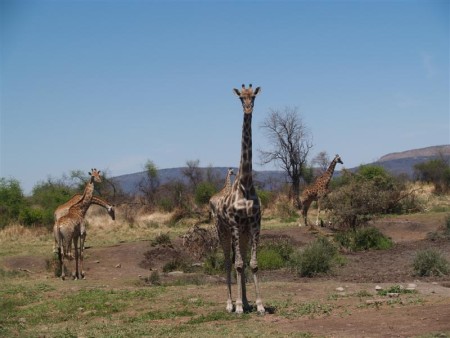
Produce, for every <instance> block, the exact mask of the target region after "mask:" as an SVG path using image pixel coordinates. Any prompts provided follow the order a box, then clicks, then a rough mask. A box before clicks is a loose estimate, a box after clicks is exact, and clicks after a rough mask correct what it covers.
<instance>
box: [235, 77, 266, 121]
mask: <svg viewBox="0 0 450 338" xmlns="http://www.w3.org/2000/svg"><path fill="white" fill-rule="evenodd" d="M233 91H234V93H235V94H236V95H237V96H239V99H240V100H241V102H242V107H243V108H244V113H245V114H251V113H253V105H254V103H255V97H256V95H258V94H259V93H260V92H261V87H256V89H255V90H253V88H252V85H251V84H250V85H249V86H248V88H245V85H242V89H241V90H240V91H239V89H236V88H234V89H233Z"/></svg>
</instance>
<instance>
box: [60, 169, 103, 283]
mask: <svg viewBox="0 0 450 338" xmlns="http://www.w3.org/2000/svg"><path fill="white" fill-rule="evenodd" d="M89 175H90V176H91V178H90V180H89V182H88V183H87V184H86V188H85V189H84V193H83V196H82V197H81V199H80V200H79V201H78V202H77V203H75V204H74V205H72V206H71V207H70V208H69V212H68V213H67V215H64V216H62V217H61V218H59V219H58V220H57V221H56V223H55V226H54V227H53V229H54V236H55V238H56V239H57V241H58V259H59V266H60V268H61V278H62V279H65V277H66V275H65V270H66V264H65V261H66V260H67V259H70V258H71V257H70V256H69V254H70V248H71V243H72V241H73V245H74V249H75V279H78V278H84V272H83V252H82V251H81V246H82V245H83V243H81V245H80V251H78V240H79V239H80V238H82V224H83V221H84V216H85V215H86V212H87V210H88V209H89V206H90V205H91V201H92V195H93V193H94V183H95V182H97V183H100V182H101V181H102V179H101V175H100V170H98V171H97V169H92V172H90V173H89Z"/></svg>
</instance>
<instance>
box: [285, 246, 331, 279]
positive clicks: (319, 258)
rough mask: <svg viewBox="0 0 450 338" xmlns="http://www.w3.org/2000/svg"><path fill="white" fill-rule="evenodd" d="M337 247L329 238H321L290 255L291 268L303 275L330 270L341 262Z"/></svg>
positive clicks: (313, 274)
mask: <svg viewBox="0 0 450 338" xmlns="http://www.w3.org/2000/svg"><path fill="white" fill-rule="evenodd" d="M339 260H340V259H339V254H338V250H337V248H336V247H335V246H334V245H333V244H332V243H331V242H330V241H328V240H327V239H325V238H319V239H317V240H316V241H314V242H312V243H310V244H309V245H307V246H306V247H305V248H304V249H303V250H301V251H297V252H294V253H293V254H292V255H291V257H290V266H291V268H292V269H293V270H294V271H295V272H296V273H297V274H298V275H299V276H301V277H313V276H316V275H319V274H324V273H328V272H330V270H331V269H332V268H333V267H334V266H335V265H336V264H337V263H338V262H339Z"/></svg>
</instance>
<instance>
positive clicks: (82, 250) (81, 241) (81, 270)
mask: <svg viewBox="0 0 450 338" xmlns="http://www.w3.org/2000/svg"><path fill="white" fill-rule="evenodd" d="M85 239H86V232H84V233H83V234H82V235H81V236H80V273H81V278H82V279H86V277H85V273H84V269H83V263H84V255H83V254H84V241H85Z"/></svg>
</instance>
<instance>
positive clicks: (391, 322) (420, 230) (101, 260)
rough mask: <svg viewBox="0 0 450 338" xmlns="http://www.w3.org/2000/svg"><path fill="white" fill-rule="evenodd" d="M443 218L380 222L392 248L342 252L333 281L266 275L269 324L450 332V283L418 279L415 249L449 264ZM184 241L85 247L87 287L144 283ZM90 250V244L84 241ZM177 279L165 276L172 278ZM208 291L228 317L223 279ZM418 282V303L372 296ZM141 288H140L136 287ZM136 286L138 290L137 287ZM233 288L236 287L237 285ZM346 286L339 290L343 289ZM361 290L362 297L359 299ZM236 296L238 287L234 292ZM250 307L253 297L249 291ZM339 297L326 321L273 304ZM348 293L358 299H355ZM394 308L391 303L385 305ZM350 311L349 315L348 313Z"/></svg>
mask: <svg viewBox="0 0 450 338" xmlns="http://www.w3.org/2000/svg"><path fill="white" fill-rule="evenodd" d="M441 225H442V219H441V218H424V219H423V220H421V219H419V220H417V219H416V218H410V217H405V218H395V219H384V220H380V221H377V222H376V223H375V226H377V227H378V228H379V229H380V230H382V231H383V232H384V233H385V234H386V235H388V236H390V237H391V238H392V239H393V241H394V242H395V243H396V244H395V246H394V247H393V248H392V249H390V250H383V251H376V250H371V251H366V252H357V253H343V255H344V256H345V257H346V260H347V263H346V264H345V265H344V266H342V267H339V268H338V269H336V270H335V271H334V272H333V274H332V275H327V276H321V277H317V278H300V277H298V276H295V275H294V274H293V273H292V272H290V271H288V270H279V271H262V272H261V281H262V293H263V300H264V301H265V305H266V307H267V309H268V310H269V311H268V312H269V313H267V314H266V315H265V316H264V317H259V318H258V320H261V321H262V322H264V323H270V325H273V326H276V327H277V328H279V332H280V333H283V332H284V333H290V334H292V333H293V332H310V333H312V334H314V335H318V336H326V337H413V336H421V335H422V336H423V335H426V334H428V336H429V337H431V336H432V335H430V334H439V335H437V336H438V337H446V334H447V335H448V334H450V277H449V276H447V277H416V276H413V275H412V269H411V264H412V261H413V258H414V255H415V253H416V252H417V250H421V249H426V248H437V249H439V250H440V251H441V252H442V253H443V254H444V256H445V257H446V258H447V259H448V260H450V241H449V240H444V239H438V240H430V239H427V238H429V234H430V233H432V232H436V231H439V227H440V226H441ZM274 237H283V238H289V239H290V240H291V241H292V242H293V243H295V245H297V246H299V247H302V246H304V245H305V244H307V243H308V242H310V241H311V240H313V239H314V238H315V235H314V234H312V233H311V232H309V231H308V230H307V229H305V228H304V227H302V228H300V227H295V228H294V227H292V228H285V229H283V230H264V229H263V230H262V232H261V241H262V242H264V241H266V240H270V239H273V238H274ZM180 244H181V239H178V240H175V241H173V248H171V247H152V246H151V245H150V242H149V241H140V242H132V243H120V244H118V245H115V246H110V247H97V248H96V247H87V249H86V251H85V252H86V254H85V255H86V257H85V268H84V269H85V271H86V276H87V279H86V283H93V284H98V283H101V284H105V285H108V286H111V287H114V288H121V287H130V286H132V285H133V283H132V281H136V280H143V279H145V277H148V276H149V275H150V274H151V271H152V270H156V269H158V270H159V271H161V267H162V266H163V265H164V264H165V263H167V262H168V261H170V260H173V259H174V258H175V257H177V256H178V255H185V254H186V253H184V252H182V251H180V250H179V248H180V247H181V245H180ZM87 245H89V241H87ZM2 265H3V266H4V267H5V268H8V269H20V270H24V271H29V272H31V273H33V274H36V276H41V277H42V278H44V276H46V277H45V278H49V277H48V276H49V275H50V274H49V271H48V269H47V263H46V261H45V259H44V258H41V257H23V256H21V257H9V258H6V259H4V260H3V261H2ZM171 276H172V275H163V278H167V279H169V278H171ZM208 278H209V283H210V287H209V288H206V289H202V290H201V291H199V292H207V293H209V295H208V297H209V298H210V299H211V300H213V301H217V302H219V303H221V302H222V303H223V305H224V311H225V298H226V292H225V279H224V276H212V277H208ZM411 283H414V284H415V285H416V291H417V292H418V293H417V294H415V295H414V296H413V297H412V296H410V295H403V294H402V295H400V297H399V300H398V301H396V302H394V303H392V304H390V303H389V302H388V301H389V300H388V299H386V298H382V299H380V296H379V295H377V293H376V292H375V287H376V286H377V285H378V286H381V287H384V288H388V287H390V286H393V285H402V286H405V287H406V286H407V285H408V284H411ZM134 285H136V284H134ZM135 287H138V286H135ZM234 287H235V286H234ZM338 288H341V289H338ZM362 291H364V292H365V293H366V294H367V293H369V296H367V295H366V297H365V298H362V297H356V296H354V295H355V294H358V293H360V292H362ZM233 292H235V289H233ZM248 294H249V297H250V301H253V298H252V297H254V293H253V288H252V286H251V285H250V286H249V288H248ZM327 295H328V297H330V295H334V297H335V299H336V300H335V301H334V303H333V304H334V306H335V308H336V309H337V310H336V311H333V312H332V314H331V315H328V316H316V317H314V318H311V317H308V316H304V317H298V316H297V317H295V318H293V319H290V318H289V317H286V316H280V315H279V314H278V313H277V311H276V304H277V303H279V302H283V301H287V300H289V301H292V302H298V303H302V302H313V301H314V300H315V299H326V297H327ZM349 295H353V296H352V297H350V296H349ZM388 304H389V305H388ZM349 308H351V309H352V310H351V313H349V312H348V309H349Z"/></svg>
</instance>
